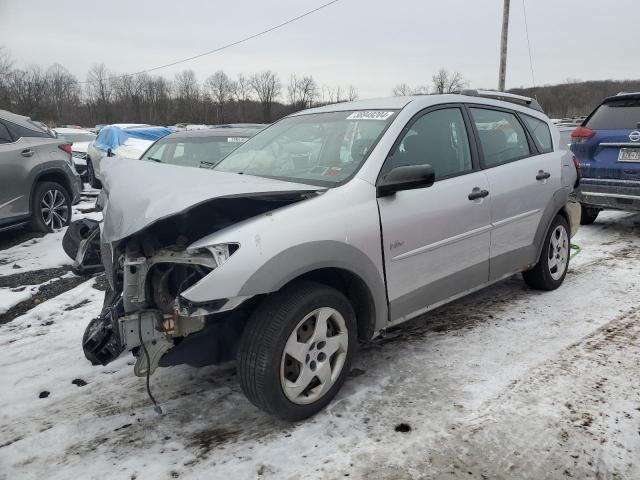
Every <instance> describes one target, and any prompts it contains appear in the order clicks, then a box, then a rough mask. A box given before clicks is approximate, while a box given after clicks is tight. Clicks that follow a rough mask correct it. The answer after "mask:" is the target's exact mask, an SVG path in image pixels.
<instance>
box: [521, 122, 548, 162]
mask: <svg viewBox="0 0 640 480" xmlns="http://www.w3.org/2000/svg"><path fill="white" fill-rule="evenodd" d="M522 118H523V120H524V123H525V124H526V125H527V128H528V129H529V132H530V133H531V136H533V141H534V142H536V146H537V147H538V150H539V151H540V153H549V152H553V141H552V140H551V131H550V130H549V125H547V122H544V121H542V120H540V119H538V118H534V117H530V116H529V115H522Z"/></svg>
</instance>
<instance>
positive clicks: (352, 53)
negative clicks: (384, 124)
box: [0, 0, 640, 98]
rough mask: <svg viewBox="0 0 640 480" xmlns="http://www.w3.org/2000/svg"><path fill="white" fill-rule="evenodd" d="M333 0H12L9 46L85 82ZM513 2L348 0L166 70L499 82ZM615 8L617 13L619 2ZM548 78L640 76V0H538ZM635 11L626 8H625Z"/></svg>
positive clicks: (364, 86) (541, 62)
mask: <svg viewBox="0 0 640 480" xmlns="http://www.w3.org/2000/svg"><path fill="white" fill-rule="evenodd" d="M326 1H328V0H242V1H230V0H226V1H214V0H211V1H204V0H202V1H195V0H194V1H188V0H173V1H165V0H153V1H151V0H136V1H108V2H107V1H99V0H92V1H86V0H84V1H72V0H55V1H51V0H0V45H4V46H5V47H7V48H8V50H9V51H10V53H11V54H12V56H13V57H14V59H15V61H16V65H17V66H19V67H24V66H26V65H28V64H38V65H41V66H44V67H46V66H49V65H51V64H52V63H54V62H58V63H60V64H62V65H63V66H65V67H66V68H67V69H69V70H70V71H71V72H72V73H74V74H75V75H77V76H78V78H80V79H85V78H86V72H87V70H88V68H89V67H90V66H91V65H92V64H93V63H100V62H103V63H105V64H106V65H107V67H108V68H109V70H110V71H112V72H117V73H126V72H131V71H138V70H141V69H145V68H149V67H153V66H156V65H160V64H163V63H168V62H171V61H175V60H178V59H180V58H184V57H189V56H192V55H196V54H198V53H201V52H203V51H207V50H210V49H213V48H216V47H218V46H221V45H224V44H226V43H229V42H232V41H235V40H238V39H240V38H243V37H245V36H248V35H251V34H253V33H256V32H258V31H261V30H264V29H265V28H268V27H270V26H273V25H275V24H278V23H281V22H282V21H284V20H287V19H288V18H291V17H293V16H296V15H298V14H300V13H303V12H304V11H306V10H310V9H311V8H314V7H317V6H319V5H321V4H323V3H326ZM502 4H503V0H464V1H463V0H444V1H442V0H340V1H339V2H338V3H337V4H335V5H332V6H330V7H328V8H326V9H323V10H321V11H319V12H317V13H315V14H314V15H312V16H309V17H306V18H304V19H302V20H300V21H298V22H296V23H295V24H292V25H288V26H286V27H284V28H282V29H280V30H277V31H275V32H272V33H269V34H267V35H265V36H263V37H261V38H258V39H255V40H251V41H249V42H247V43H245V44H243V45H240V46H237V47H232V48H230V49H228V50H225V51H224V52H221V53H216V54H213V55H210V56H207V57H204V58H200V59H197V60H194V61H191V62H188V63H185V64H182V65H179V66H175V67H171V68H167V69H164V70H160V71H158V72H156V73H158V74H162V75H165V76H167V77H170V78H172V77H173V76H174V75H175V73H176V72H178V71H180V70H182V69H186V68H188V69H193V70H194V71H195V72H196V74H197V76H198V79H199V80H200V81H202V80H204V79H205V78H206V77H207V76H208V75H210V74H211V73H213V72H214V71H215V70H218V69H222V70H224V71H225V72H227V73H228V74H230V75H231V76H235V75H236V74H237V73H239V72H243V73H247V74H248V73H252V72H256V71H260V70H264V69H272V70H275V71H277V72H278V74H279V75H280V77H281V78H282V80H283V82H286V80H287V79H288V78H289V75H290V74H291V73H298V74H305V75H313V76H314V78H315V79H316V81H317V82H318V84H319V85H323V84H326V85H332V86H335V85H343V86H347V85H349V84H353V85H354V86H356V88H357V89H358V92H359V94H360V97H361V98H366V97H373V96H387V95H390V93H391V90H392V88H393V87H394V86H395V85H397V84H399V83H402V82H406V83H408V84H410V85H417V84H425V83H431V76H432V75H433V73H435V72H436V71H437V70H438V69H439V68H441V67H444V68H446V69H448V70H452V71H459V72H460V73H462V74H463V76H464V77H465V78H466V79H467V80H468V81H469V83H470V86H471V87H475V88H495V87H496V86H497V74H498V63H499V43H500V42H499V40H500V25H501V15H502ZM614 4H615V9H614V8H613V7H612V5H614ZM526 6H527V16H528V23H529V34H530V38H531V48H532V55H533V67H534V74H535V80H536V83H537V84H538V85H542V84H549V83H559V82H563V81H565V80H566V79H568V78H572V79H581V80H595V79H608V78H613V79H629V78H640V60H638V59H637V58H636V56H635V51H636V49H637V46H638V40H639V39H640V29H639V28H638V23H637V22H638V19H637V13H636V12H637V7H638V2H637V0H616V1H615V2H614V1H611V0H526ZM625 12H626V13H625ZM531 83H532V80H531V70H530V68H529V55H528V52H527V42H526V36H525V29H524V15H523V3H522V0H512V2H511V20H510V26H509V56H508V65H507V87H519V86H530V85H531Z"/></svg>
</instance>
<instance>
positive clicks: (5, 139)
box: [0, 121, 37, 227]
mask: <svg viewBox="0 0 640 480" xmlns="http://www.w3.org/2000/svg"><path fill="white" fill-rule="evenodd" d="M34 155H37V154H36V152H35V150H33V149H31V148H30V146H29V145H28V142H25V141H24V139H23V138H16V136H15V135H14V134H13V133H12V132H11V131H10V130H9V128H8V125H7V124H5V123H4V122H2V121H0V227H2V226H3V225H5V224H8V223H12V222H14V221H15V220H19V219H20V217H23V216H25V217H26V216H27V215H28V214H29V191H30V190H29V188H30V185H29V184H28V176H29V162H28V159H29V157H31V156H34Z"/></svg>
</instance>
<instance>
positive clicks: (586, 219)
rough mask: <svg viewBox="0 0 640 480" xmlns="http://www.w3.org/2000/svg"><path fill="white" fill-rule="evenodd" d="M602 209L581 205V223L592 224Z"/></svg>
mask: <svg viewBox="0 0 640 480" xmlns="http://www.w3.org/2000/svg"><path fill="white" fill-rule="evenodd" d="M599 213H600V209H598V208H594V207H585V206H584V205H580V225H591V224H592V223H593V222H595V221H596V218H598V214H599Z"/></svg>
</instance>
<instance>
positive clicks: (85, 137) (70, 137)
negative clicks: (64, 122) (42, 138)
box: [58, 133, 96, 143]
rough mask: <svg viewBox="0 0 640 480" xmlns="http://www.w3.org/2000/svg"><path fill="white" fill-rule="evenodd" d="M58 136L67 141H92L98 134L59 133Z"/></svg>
mask: <svg viewBox="0 0 640 480" xmlns="http://www.w3.org/2000/svg"><path fill="white" fill-rule="evenodd" d="M58 138H59V139H60V140H64V141H65V142H71V143H74V142H92V141H94V140H95V139H96V135H94V134H92V133H58Z"/></svg>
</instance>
